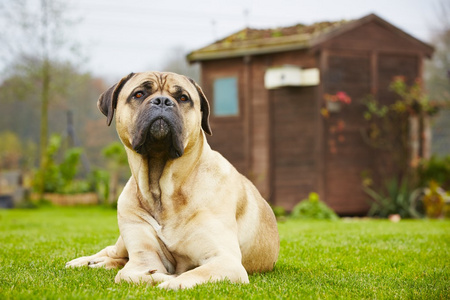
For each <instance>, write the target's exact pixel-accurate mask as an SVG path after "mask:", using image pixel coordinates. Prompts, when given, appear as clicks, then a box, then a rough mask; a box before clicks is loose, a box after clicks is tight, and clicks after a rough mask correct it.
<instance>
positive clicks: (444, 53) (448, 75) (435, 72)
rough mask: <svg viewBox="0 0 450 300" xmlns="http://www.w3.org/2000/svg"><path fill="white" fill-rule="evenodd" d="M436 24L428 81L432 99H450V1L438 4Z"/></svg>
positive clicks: (427, 69) (446, 0) (428, 65)
mask: <svg viewBox="0 0 450 300" xmlns="http://www.w3.org/2000/svg"><path fill="white" fill-rule="evenodd" d="M436 24H438V25H437V26H435V28H433V35H432V43H433V45H434V46H435V49H436V50H435V53H434V55H433V59H432V60H431V61H429V62H428V64H427V66H426V67H427V68H426V71H427V72H426V73H427V74H426V82H427V88H428V91H429V94H430V96H431V98H432V99H434V100H438V101H449V100H450V1H448V0H441V1H439V2H437V6H436Z"/></svg>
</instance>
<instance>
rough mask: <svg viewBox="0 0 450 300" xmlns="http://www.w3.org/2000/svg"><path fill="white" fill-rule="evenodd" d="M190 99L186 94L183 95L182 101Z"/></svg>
mask: <svg viewBox="0 0 450 300" xmlns="http://www.w3.org/2000/svg"><path fill="white" fill-rule="evenodd" d="M188 100H189V98H188V96H186V95H181V97H180V101H188Z"/></svg>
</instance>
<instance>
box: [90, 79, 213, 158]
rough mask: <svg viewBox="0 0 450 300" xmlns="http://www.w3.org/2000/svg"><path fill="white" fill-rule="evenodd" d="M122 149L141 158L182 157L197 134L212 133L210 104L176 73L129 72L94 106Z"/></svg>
mask: <svg viewBox="0 0 450 300" xmlns="http://www.w3.org/2000/svg"><path fill="white" fill-rule="evenodd" d="M97 105H98V108H99V109H100V111H101V112H102V113H103V114H104V115H105V116H106V117H107V124H108V126H109V125H110V124H111V122H112V119H113V117H114V112H115V113H116V129H117V132H118V134H119V137H120V139H121V140H122V142H123V143H124V145H125V146H126V147H128V148H130V149H133V150H134V151H135V152H137V153H139V154H141V155H144V156H150V155H160V154H168V157H169V158H178V157H180V156H181V155H183V153H184V151H185V149H186V148H187V147H189V145H190V143H191V142H195V140H196V139H197V138H198V137H199V134H200V133H201V132H200V131H201V130H203V131H204V132H206V133H207V134H211V128H210V125H209V103H208V100H207V99H206V97H205V95H204V93H203V91H202V89H201V88H200V87H199V86H198V84H197V83H195V82H194V81H193V80H192V79H190V78H187V77H185V76H183V75H178V74H175V73H160V72H145V73H136V74H134V73H131V74H129V75H128V76H126V77H124V78H122V80H120V82H119V83H117V84H115V85H113V86H112V87H110V88H109V89H108V90H107V91H106V92H104V93H103V94H102V95H101V96H100V98H99V99H98V102H97Z"/></svg>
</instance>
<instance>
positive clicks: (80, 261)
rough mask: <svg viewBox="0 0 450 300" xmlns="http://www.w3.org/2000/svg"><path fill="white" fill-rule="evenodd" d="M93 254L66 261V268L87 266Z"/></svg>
mask: <svg viewBox="0 0 450 300" xmlns="http://www.w3.org/2000/svg"><path fill="white" fill-rule="evenodd" d="M91 258H92V256H82V257H78V258H75V259H73V260H71V261H69V262H68V263H66V268H76V267H83V266H87V265H88V264H89V261H90V260H91Z"/></svg>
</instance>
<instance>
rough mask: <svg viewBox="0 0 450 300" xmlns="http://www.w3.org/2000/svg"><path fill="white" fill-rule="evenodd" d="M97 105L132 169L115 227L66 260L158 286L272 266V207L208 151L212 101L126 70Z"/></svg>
mask: <svg viewBox="0 0 450 300" xmlns="http://www.w3.org/2000/svg"><path fill="white" fill-rule="evenodd" d="M97 105H98V108H99V109H100V111H101V112H102V113H103V114H104V115H105V116H106V117H107V125H108V126H109V125H110V124H111V122H112V120H113V117H114V114H116V117H115V124H116V130H117V133H118V135H119V137H120V140H121V141H122V143H123V145H124V147H125V150H126V152H127V156H128V163H129V165H130V169H131V173H132V176H131V178H130V179H129V181H128V182H127V184H126V186H125V187H124V189H123V191H122V193H121V195H120V196H119V200H118V204H117V217H118V225H119V230H120V236H119V238H118V240H117V242H116V244H115V245H113V246H108V247H106V248H105V249H103V250H101V251H100V252H98V253H97V254H94V255H92V256H84V257H80V258H77V259H74V260H72V261H70V262H68V263H67V265H66V266H67V267H80V266H89V267H92V268H96V267H104V268H118V267H122V266H123V268H122V269H121V270H120V271H119V272H118V273H117V275H116V277H115V281H116V282H121V281H127V282H134V283H142V282H144V283H149V284H152V285H157V286H158V287H160V288H164V289H174V290H176V289H185V288H191V287H193V286H195V285H198V284H202V283H206V282H213V281H221V280H229V281H231V282H233V283H248V282H249V279H248V274H249V273H250V274H251V273H255V272H266V271H271V270H272V269H273V268H274V265H275V262H276V261H277V258H278V253H279V245H280V242H279V235H278V230H277V223H276V219H275V216H274V214H273V212H272V210H271V208H270V206H269V205H268V203H267V202H266V201H265V200H264V199H263V198H262V196H261V195H260V193H259V192H258V190H257V189H256V187H255V186H254V185H253V184H252V183H251V182H250V181H249V180H248V179H247V178H245V177H244V176H243V175H241V174H240V173H239V172H238V171H237V170H236V169H235V168H234V167H233V166H232V165H231V164H230V163H229V162H228V161H227V160H226V159H225V158H224V157H223V156H222V155H220V154H219V153H218V152H216V151H213V150H211V148H210V146H209V144H208V142H207V139H206V135H205V134H208V135H211V134H212V133H211V128H210V124H209V111H210V108H209V103H208V100H207V99H206V97H205V95H204V93H203V91H202V89H201V88H200V86H199V85H198V84H197V83H196V82H195V81H194V80H192V79H190V78H188V77H185V76H183V75H179V74H175V73H168V72H164V73H160V72H143V73H131V74H129V75H128V76H126V77H124V78H122V80H120V82H118V83H117V84H115V85H113V86H112V87H111V88H109V89H108V90H107V91H106V92H104V93H103V94H102V95H101V96H100V98H99V100H98V102H97Z"/></svg>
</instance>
